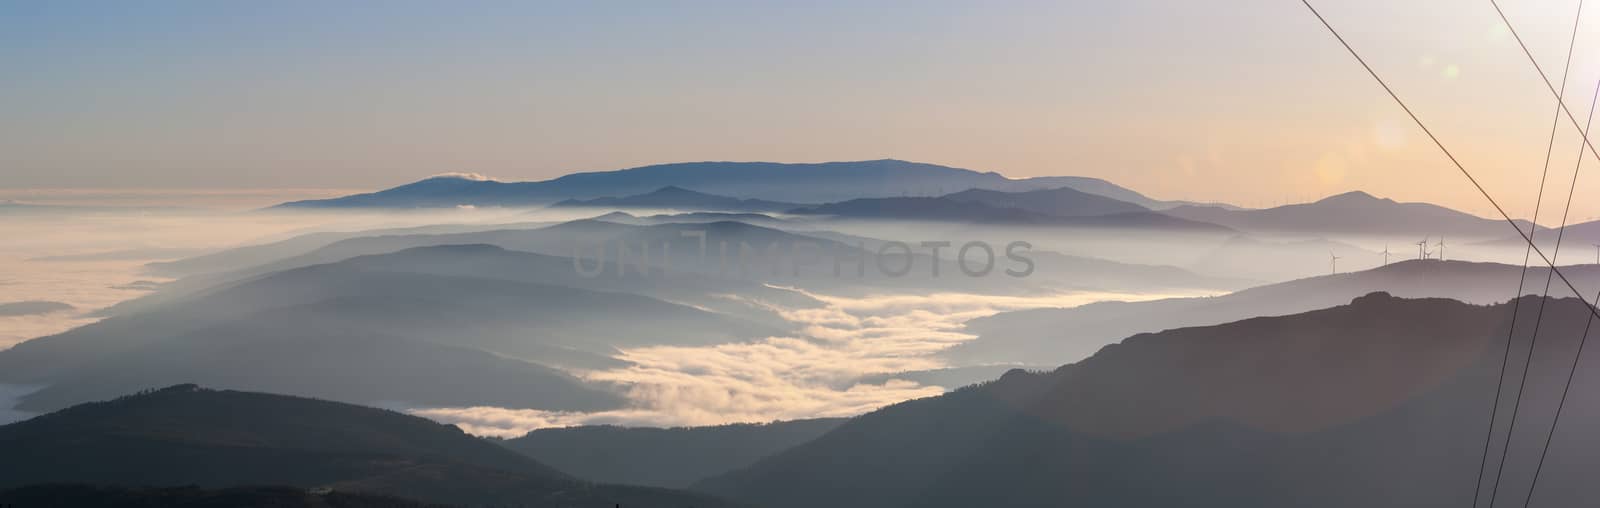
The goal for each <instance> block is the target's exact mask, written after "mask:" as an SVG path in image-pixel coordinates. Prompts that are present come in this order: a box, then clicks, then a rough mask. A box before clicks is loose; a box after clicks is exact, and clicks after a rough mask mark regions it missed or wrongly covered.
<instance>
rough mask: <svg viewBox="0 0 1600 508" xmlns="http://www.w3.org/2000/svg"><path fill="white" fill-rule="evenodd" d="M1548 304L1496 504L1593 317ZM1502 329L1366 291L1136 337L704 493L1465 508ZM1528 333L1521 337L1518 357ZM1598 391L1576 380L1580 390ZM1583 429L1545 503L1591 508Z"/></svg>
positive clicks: (1558, 459) (1514, 488)
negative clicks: (1339, 300) (1346, 300)
mask: <svg viewBox="0 0 1600 508" xmlns="http://www.w3.org/2000/svg"><path fill="white" fill-rule="evenodd" d="M1541 302H1544V301H1543V300H1539V299H1537V298H1533V297H1528V298H1527V299H1526V301H1524V302H1523V303H1522V304H1521V305H1522V307H1523V309H1522V310H1523V311H1524V312H1527V311H1529V310H1530V309H1534V308H1537V307H1538V306H1540V305H1541ZM1544 305H1548V308H1547V309H1546V310H1545V314H1544V315H1545V317H1544V319H1543V323H1542V327H1541V331H1540V342H1539V349H1538V350H1537V352H1536V353H1535V355H1534V358H1533V360H1532V370H1531V371H1530V372H1532V373H1533V375H1532V376H1531V377H1530V379H1529V385H1528V392H1527V393H1528V394H1529V396H1528V397H1527V400H1524V401H1523V402H1522V410H1523V414H1522V421H1521V422H1520V424H1519V426H1518V427H1517V432H1516V433H1515V434H1514V436H1513V441H1512V453H1511V454H1510V460H1511V462H1510V463H1508V464H1507V466H1506V476H1505V481H1506V483H1505V484H1504V485H1503V486H1502V489H1503V490H1504V492H1503V495H1504V497H1515V498H1517V499H1521V498H1522V496H1523V495H1524V494H1525V493H1526V492H1527V489H1528V483H1527V480H1528V475H1529V474H1530V473H1531V470H1532V466H1533V462H1534V461H1535V460H1536V459H1537V452H1538V449H1539V446H1540V445H1541V444H1542V443H1543V437H1544V436H1543V434H1544V432H1545V431H1547V430H1548V429H1549V425H1550V423H1551V415H1553V413H1554V409H1555V408H1554V402H1555V397H1556V396H1557V395H1559V394H1560V388H1561V383H1562V382H1564V380H1565V375H1566V370H1567V368H1568V367H1569V366H1570V364H1571V361H1572V360H1571V358H1572V355H1573V354H1574V353H1575V351H1576V348H1577V343H1578V340H1579V338H1580V337H1581V335H1582V332H1583V330H1584V328H1585V322H1586V321H1588V318H1589V317H1590V314H1589V311H1588V308H1587V307H1586V306H1584V305H1583V304H1582V303H1580V302H1578V301H1577V300H1575V299H1565V300H1549V301H1548V303H1545V304H1544ZM1512 312H1513V306H1512V305H1510V304H1498V305H1493V306H1487V307H1485V306H1477V305H1471V304H1465V303H1460V302H1456V301H1451V300H1444V299H1421V300H1406V299H1400V298H1395V297H1391V296H1388V295H1386V294H1374V295H1369V296H1364V297H1361V298H1357V299H1355V300H1354V301H1352V302H1351V303H1350V304H1348V305H1344V306H1339V307H1334V308H1329V309H1324V310H1317V311H1312V312H1307V313H1302V314H1295V315H1290V316H1283V317H1267V318H1254V319H1247V320H1244V321H1238V322H1233V323H1228V324H1224V325H1218V326H1208V327H1197V328H1182V329H1175V330H1168V331H1164V332H1160V333H1155V334H1140V335H1136V336H1133V337H1130V338H1128V339H1126V340H1124V341H1122V342H1121V343H1120V344H1117V345H1114V346H1111V347H1108V348H1106V349H1104V350H1102V351H1101V352H1100V353H1098V354H1096V355H1094V356H1093V357H1090V358H1088V359H1086V360H1083V361H1081V362H1078V363H1074V364H1070V365H1067V366H1064V367H1062V368H1060V369H1056V370H1055V371H1052V372H1044V373H1028V372H1022V371H1014V372H1012V373H1008V374H1006V375H1005V376H1004V377H1002V378H1001V379H999V380H998V381H996V382H993V383H989V384H985V385H981V386H976V387H971V388H967V389H963V390H959V391H956V392H953V393H949V394H946V395H943V396H940V397H934V398H928V399H919V400H914V401H910V402H905V403H902V404H898V405H895V406H891V407H888V408H884V409H881V410H879V411H876V412H874V413H870V414H867V415H864V416H861V417H857V418H855V419H853V420H851V421H850V422H848V423H846V424H845V425H843V426H841V427H839V428H838V429H836V430H834V431H832V432H829V433H828V434H825V435H823V436H822V437H820V438H818V439H816V440H814V441H811V442H809V443H806V444H802V445H799V446H797V447H795V448H792V449H790V450H787V451H784V452H782V453H779V454H777V455H775V456H773V457H770V458H768V459H764V460H762V461H760V462H758V463H757V464H755V465H753V466H751V467H749V468H746V469H744V470H741V471H737V472H734V473H730V474H728V475H725V476H722V477H719V478H715V479H712V480H708V481H705V482H702V483H701V484H699V485H698V486H697V487H696V488H697V489H700V490H704V491H706V492H712V493H717V494H721V495H725V496H728V497H730V498H733V499H736V500H743V501H748V502H752V503H757V504H761V505H762V506H770V507H775V508H783V507H802V506H839V507H855V506H861V507H867V506H926V507H941V506H950V507H956V506H980V505H984V506H1040V507H1044V506H1071V505H1078V504H1082V505H1090V506H1111V505H1115V506H1136V507H1144V506H1148V507H1156V506H1163V507H1165V506H1197V507H1198V506H1239V507H1263V508H1264V507H1272V506H1313V507H1324V506H1325V507H1330V508H1331V507H1346V506H1372V507H1389V506H1393V507H1402V506H1405V507H1409V506H1457V505H1464V504H1467V503H1469V502H1470V499H1472V497H1473V491H1472V486H1473V478H1475V477H1476V473H1477V468H1478V459H1479V453H1480V452H1482V450H1483V446H1484V445H1483V439H1484V433H1485V432H1486V425H1487V424H1488V422H1487V415H1488V409H1489V405H1490V402H1491V399H1492V397H1493V394H1494V386H1495V383H1496V379H1497V378H1496V374H1497V369H1498V367H1499V366H1500V364H1501V358H1500V355H1501V353H1502V351H1504V348H1505V344H1506V341H1507V340H1508V333H1509V332H1510V322H1511V314H1512ZM1532 321H1533V320H1531V319H1528V320H1523V321H1519V325H1518V326H1517V330H1516V331H1517V335H1516V338H1514V339H1513V344H1515V346H1514V347H1513V351H1512V353H1511V354H1512V355H1513V356H1512V358H1513V359H1517V360H1518V361H1520V358H1521V355H1526V354H1527V343H1528V339H1529V336H1530V335H1531V332H1532V329H1533V323H1532ZM1585 360H1586V361H1585V362H1584V364H1583V365H1582V366H1580V368H1582V369H1593V368H1594V366H1595V364H1594V362H1595V361H1600V360H1595V359H1593V358H1592V357H1591V358H1586V359H1585ZM1516 368H1517V369H1520V364H1517V365H1516ZM1518 372H1519V371H1518V370H1513V371H1512V372H1511V373H1510V374H1511V375H1512V376H1517V375H1518ZM1596 388H1600V385H1597V384H1596V382H1595V380H1594V379H1593V378H1592V377H1582V378H1581V381H1580V385H1579V386H1577V387H1574V390H1575V392H1574V393H1593V390H1594V389H1596ZM1512 390H1515V389H1514V388H1512ZM1508 412H1509V411H1506V413H1508ZM1507 416H1509V415H1506V414H1504V413H1502V417H1507ZM1505 422H1506V420H1505V419H1502V420H1501V424H1502V425H1504V424H1505ZM1596 423H1600V405H1597V404H1596V403H1595V402H1594V401H1593V400H1590V399H1584V400H1581V401H1580V400H1569V401H1568V407H1567V412H1566V413H1565V414H1564V417H1563V419H1562V420H1561V427H1560V429H1565V430H1562V431H1561V432H1559V433H1558V434H1557V435H1556V436H1555V446H1554V447H1553V448H1552V455H1551V457H1550V462H1549V463H1548V464H1546V470H1545V473H1546V474H1545V475H1544V476H1543V477H1542V478H1541V479H1540V483H1539V491H1538V492H1537V496H1536V497H1535V500H1536V501H1537V502H1538V503H1540V504H1548V505H1552V506H1576V505H1580V504H1583V503H1584V501H1582V500H1583V499H1588V498H1591V497H1592V496H1593V495H1595V494H1596V490H1595V489H1596V488H1597V487H1596V486H1595V485H1594V484H1593V482H1592V481H1589V480H1588V479H1586V478H1585V477H1584V473H1583V471H1585V467H1586V466H1585V465H1586V464H1593V463H1595V462H1596V461H1597V460H1600V449H1597V448H1596V446H1595V445H1594V443H1593V442H1592V440H1588V439H1586V438H1584V437H1582V436H1581V432H1579V431H1578V429H1583V428H1588V427H1590V426H1593V425H1594V424H1596ZM1497 443H1498V441H1497ZM1495 449H1496V450H1498V444H1496V448H1495ZM1489 467H1490V468H1491V473H1492V472H1493V468H1495V467H1496V463H1495V462H1493V461H1491V463H1490V465H1489ZM1485 495H1487V494H1485Z"/></svg>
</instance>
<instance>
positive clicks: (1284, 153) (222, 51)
mask: <svg viewBox="0 0 1600 508" xmlns="http://www.w3.org/2000/svg"><path fill="white" fill-rule="evenodd" d="M1314 3H1315V4H1318V7H1319V8H1320V9H1322V11H1323V12H1324V14H1325V15H1326V16H1327V17H1328V19H1329V21H1330V22H1331V23H1333V24H1334V26H1335V27H1337V28H1339V29H1340V30H1342V31H1344V32H1345V35H1346V36H1347V37H1348V38H1349V40H1350V42H1351V44H1352V45H1354V46H1355V47H1356V48H1357V50H1358V51H1361V52H1362V53H1363V54H1364V56H1366V57H1367V58H1368V59H1369V61H1370V62H1371V63H1372V64H1373V66H1374V68H1375V69H1377V70H1378V72H1379V73H1381V74H1383V75H1384V77H1385V79H1388V80H1389V81H1390V82H1391V84H1392V85H1394V87H1395V89H1396V91H1397V92H1398V93H1399V94H1400V95H1401V96H1402V97H1403V98H1405V99H1406V100H1407V101H1408V102H1409V103H1410V104H1411V105H1412V107H1413V108H1414V110H1416V111H1417V113H1418V114H1419V115H1420V116H1421V117H1422V118H1423V119H1424V120H1425V121H1427V122H1428V123H1429V124H1430V127H1432V128H1433V129H1434V131H1435V133H1436V134H1438V136H1439V138H1440V139H1441V140H1442V141H1443V142H1444V143H1445V144H1446V145H1447V146H1449V147H1450V148H1451V150H1452V151H1454V152H1455V153H1456V154H1457V156H1458V157H1459V158H1460V159H1461V161H1462V162H1463V164H1465V165H1466V166H1467V167H1468V169H1469V170H1470V171H1472V172H1473V173H1474V174H1475V175H1476V176H1478V177H1479V179H1480V181H1481V182H1482V183H1483V184H1484V186H1485V187H1486V188H1487V189H1489V191H1490V192H1491V193H1492V194H1493V195H1494V196H1495V197H1496V198H1497V199H1498V200H1499V201H1500V202H1501V203H1502V204H1504V205H1505V206H1506V208H1507V211H1508V212H1509V213H1511V214H1513V215H1516V216H1520V217H1527V216H1529V215H1530V214H1531V213H1532V212H1533V208H1534V202H1535V200H1536V199H1537V198H1536V196H1537V191H1538V189H1539V179H1540V178H1539V177H1540V174H1541V170H1542V167H1543V165H1544V160H1545V153H1546V147H1547V146H1548V143H1549V135H1550V130H1551V122H1552V120H1555V117H1554V116H1553V114H1554V113H1555V102H1554V98H1553V97H1552V96H1551V94H1550V92H1549V91H1548V89H1547V88H1546V87H1545V85H1544V82H1543V81H1541V80H1540V78H1539V75H1538V74H1537V73H1536V72H1535V71H1534V69H1533V67H1532V66H1531V65H1529V63H1528V62H1527V60H1526V58H1525V57H1524V56H1523V54H1522V52H1521V50H1520V49H1518V46H1517V44H1516V41H1515V40H1513V39H1512V38H1511V36H1510V34H1509V33H1507V32H1506V31H1505V30H1504V29H1503V28H1502V27H1501V26H1500V21H1499V18H1498V17H1497V16H1496V14H1495V11H1494V9H1493V7H1492V6H1491V4H1490V3H1489V1H1488V0H1483V1H1481V2H1480V1H1477V0H1466V1H1461V0H1403V1H1395V0H1338V1H1332V0H1324V1H1321V2H1314ZM1501 3H1502V5H1503V6H1504V7H1505V9H1506V13H1507V15H1508V17H1509V18H1510V19H1511V21H1512V22H1513V23H1515V24H1516V26H1517V29H1518V31H1519V33H1521V34H1522V35H1523V36H1524V38H1525V40H1526V42H1527V44H1528V46H1529V49H1530V50H1531V51H1532V52H1533V53H1534V55H1535V56H1536V58H1537V59H1538V60H1539V62H1540V65H1542V66H1543V67H1544V68H1545V70H1546V71H1547V72H1548V73H1549V75H1550V78H1551V80H1552V81H1553V82H1555V84H1556V85H1557V86H1560V83H1561V80H1562V78H1563V75H1564V74H1565V73H1564V72H1563V70H1562V64H1563V62H1564V59H1565V57H1566V48H1567V43H1568V37H1569V36H1570V35H1571V29H1572V26H1573V25H1572V23H1573V16H1574V13H1575V10H1576V8H1577V2H1576V1H1575V0H1574V1H1567V0H1560V1H1557V0H1503V1H1502V2H1501ZM1594 11H1600V6H1594V7H1593V8H1592V9H1591V12H1586V13H1585V16H1584V17H1583V18H1582V22H1581V23H1580V30H1579V33H1578V37H1577V44H1576V50H1575V52H1574V55H1573V64H1572V67H1571V77H1570V80H1569V82H1568V87H1567V90H1568V91H1569V92H1570V96H1569V97H1568V98H1567V102H1568V103H1569V105H1568V108H1569V109H1570V110H1571V111H1572V112H1573V114H1574V115H1575V116H1576V118H1577V120H1578V121H1579V122H1582V121H1584V119H1585V116H1586V114H1587V112H1588V110H1589V105H1590V102H1591V100H1590V98H1591V97H1592V96H1593V93H1594V90H1595V86H1596V85H1597V84H1600V19H1596V16H1600V12H1594ZM0 76H4V79H0V195H19V194H20V195H27V194H26V192H39V190H40V189H52V190H58V191H59V190H62V189H205V190H206V191H205V192H208V193H209V192H215V191H218V190H233V191H236V190H237V189H298V190H302V191H303V190H305V189H374V188H383V187H389V186H393V185H398V184H402V183H406V182H409V181H413V180H417V179H420V178H423V177H426V176H428V175H432V174H437V173H441V172H449V171H466V172H477V173H483V174H488V175H492V176H495V177H497V178H500V179H505V180H541V179H547V178H552V177H555V176H559V175H562V174H567V173H571V172H577V171H596V170H610V169H620V168H626V167H634V166H640V165H647V164H654V163H664V162H682V161H700V160H745V161H756V160H760V161H782V162H817V161H831V160H866V159H881V158H897V159H906V160H914V161H920V162H931V163H938V164H945V165H950V166H957V167H965V168H970V169H976V170H983V171H998V172H1001V173H1003V174H1006V175H1008V176H1012V177H1029V176H1043V175H1086V176H1096V177H1102V178H1107V179H1109V180H1112V181H1114V182H1116V183H1119V184H1122V185H1124V186H1127V187H1131V188H1134V189H1136V190H1139V191H1142V192H1144V193H1146V194H1149V195H1151V196H1154V197H1157V198H1164V199H1192V200H1202V201H1226V202H1232V203H1235V204H1240V205H1246V206H1272V205H1277V204H1283V203H1290V202H1301V201H1307V200H1311V199H1316V198H1319V197H1322V196H1326V195H1330V194H1335V193H1339V192H1344V191H1348V190H1356V189H1360V190H1366V191H1368V192H1371V193H1374V194H1377V195H1380V196H1387V197H1393V198H1396V199H1399V200H1403V201H1431V202H1436V203H1440V204H1444V205H1446V206H1451V207H1455V208H1458V209H1462V210H1465V211H1469V212H1473V213H1478V214H1480V215H1491V214H1493V213H1494V211H1493V209H1492V208H1490V207H1489V205H1488V202H1487V201H1486V200H1484V199H1483V198H1482V196H1480V195H1478V193H1477V191H1476V190H1474V188H1473V187H1472V186H1471V185H1470V184H1469V183H1468V182H1467V181H1466V180H1465V179H1464V178H1462V176H1461V175H1460V174H1459V172H1457V170H1456V169H1455V168H1454V167H1453V166H1451V165H1450V164H1449V162H1448V161H1447V160H1446V159H1445V158H1443V157H1442V156H1441V155H1440V154H1439V152H1438V150H1437V149H1436V148H1435V147H1433V146H1432V144H1431V143H1430V142H1429V141H1428V140H1427V138H1425V137H1424V136H1423V135H1422V134H1421V132H1420V131H1419V130H1417V129H1416V127H1415V126H1414V125H1413V124H1411V123H1410V120H1409V119H1408V118H1407V117H1406V116H1404V114H1403V112H1401V111H1400V110H1399V108H1398V107H1396V106H1395V105H1394V103H1393V102H1392V101H1391V100H1390V99H1389V98H1388V97H1387V96H1386V95H1385V94H1384V93H1383V91H1382V90H1381V89H1380V88H1379V87H1378V86H1377V85H1376V84H1374V83H1373V82H1372V80H1371V79H1370V78H1369V77H1368V76H1366V75H1365V73H1364V72H1363V71H1362V69H1361V68H1360V66H1359V65H1358V64H1356V63H1355V61H1354V60H1353V59H1351V58H1350V56H1349V55H1348V54H1346V53H1345V52H1344V50H1343V48H1341V47H1340V46H1338V44H1337V42H1336V41H1334V40H1333V38H1332V37H1331V36H1330V35H1329V34H1328V33H1327V32H1326V31H1325V29H1324V28H1323V27H1322V26H1321V25H1320V24H1319V23H1317V21H1316V19H1315V18H1313V17H1312V16H1311V14H1310V13H1309V12H1308V11H1307V10H1306V9H1305V7H1304V6H1303V5H1301V4H1300V3H1299V2H1297V1H1293V0H1233V1H1230V2H1226V3H1225V4H1219V3H1215V2H1194V1H1189V0H1122V1H1118V2H1087V1H1076V0H1074V1H1048V2H1025V1H1014V2H1013V1H1001V2H949V1H936V0H930V1H917V2H910V1H906V2H875V1H861V2H856V1H851V2H845V1H832V0H819V1H815V2H788V1H783V2H778V1H681V2H648V1H638V2H629V1H616V2H482V1H466V2H420V1H418V2H412V1H392V2H388V1H386V2H375V1H374V2H337V3H330V2H310V1H294V0H291V1H284V2H204V1H163V2H143V3H126V2H77V1H60V2H38V1H11V0H0ZM1557 133H1558V137H1557V139H1556V142H1555V143H1554V146H1553V149H1552V150H1551V153H1552V154H1553V155H1552V156H1551V169H1550V172H1549V173H1550V176H1549V179H1548V180H1549V182H1550V185H1551V187H1550V189H1554V190H1550V191H1548V192H1547V197H1548V196H1555V197H1554V198H1551V199H1545V200H1544V201H1543V203H1544V205H1545V206H1544V210H1542V211H1541V215H1542V217H1552V216H1558V215H1559V214H1560V213H1561V206H1562V205H1564V201H1565V192H1564V191H1565V190H1566V188H1567V185H1569V184H1570V183H1571V182H1572V181H1573V180H1572V178H1573V171H1574V167H1576V163H1577V153H1578V150H1579V148H1580V144H1579V138H1578V136H1577V129H1575V128H1574V127H1573V126H1572V125H1571V124H1570V123H1568V122H1567V120H1565V119H1562V121H1561V122H1560V125H1559V128H1558V130H1557ZM1585 164H1587V165H1589V166H1597V165H1600V162H1596V161H1595V159H1594V158H1593V157H1590V158H1589V159H1588V160H1587V161H1586V162H1585ZM1592 169H1593V168H1592ZM1591 173H1593V172H1592V171H1591ZM1578 185H1579V187H1578V189H1579V191H1580V192H1577V196H1579V198H1580V199H1579V200H1578V203H1577V204H1575V205H1574V207H1573V208H1574V209H1573V212H1572V213H1573V216H1574V220H1580V219H1587V218H1592V217H1594V216H1597V215H1600V203H1593V204H1591V202H1592V201H1593V200H1584V199H1581V198H1582V196H1584V195H1585V193H1586V192H1592V190H1593V189H1594V187H1595V186H1597V185H1600V179H1596V177H1594V176H1593V174H1585V173H1580V178H1579V179H1578ZM1541 222H1546V221H1544V220H1541Z"/></svg>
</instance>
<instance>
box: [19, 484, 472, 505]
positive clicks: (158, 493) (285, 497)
mask: <svg viewBox="0 0 1600 508" xmlns="http://www.w3.org/2000/svg"><path fill="white" fill-rule="evenodd" d="M0 505H3V506H71V507H73V508H129V507H150V508H157V507H160V508H425V507H437V508H444V507H445V506H448V505H441V504H429V503H421V502H417V501H410V500H406V499H401V498H398V497H391V496H378V495H372V494H351V493H345V492H326V493H321V492H310V491H308V490H307V489H301V488H294V487H231V488H225V489H202V488H199V487H108V486H96V485H84V484H46V485H30V486H26V487H18V488H15V489H7V490H0Z"/></svg>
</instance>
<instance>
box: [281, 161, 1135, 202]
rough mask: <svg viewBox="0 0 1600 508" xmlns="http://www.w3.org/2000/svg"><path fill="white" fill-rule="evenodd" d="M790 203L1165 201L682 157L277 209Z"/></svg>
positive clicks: (929, 170) (939, 172)
mask: <svg viewBox="0 0 1600 508" xmlns="http://www.w3.org/2000/svg"><path fill="white" fill-rule="evenodd" d="M672 186H677V187H683V188H686V189H694V190H695V191H698V192H703V193H710V194H718V195H723V196H735V197H738V198H746V199H758V200H767V201H777V202H792V203H828V202H835V201H845V200H850V199H857V198H866V197H892V196H940V195H945V194H950V193H954V192H960V191H964V190H967V189H992V190H1001V191H1028V190H1041V189H1050V188H1060V187H1073V188H1078V189H1080V190H1083V191H1084V192H1088V193H1111V194H1115V195H1114V196H1111V197H1113V198H1114V199H1119V200H1123V201H1130V202H1133V203H1135V204H1138V205H1140V206H1145V207H1147V208H1165V207H1167V206H1165V205H1164V204H1163V203H1166V202H1159V201H1156V200H1153V199H1150V198H1148V197H1145V196H1144V195H1142V194H1139V193H1137V192H1134V191H1132V190H1129V189H1127V188H1124V187H1120V186H1117V185H1115V184H1112V183H1110V182H1107V181H1105V180H1101V179H1098V178H1088V177H1043V178H1024V179H1012V178H1007V177H1005V176H1003V175H1001V174H999V173H994V172H987V173H984V172H978V171H973V170H969V169H961V168H953V167H948V166H940V165H937V164H925V163H916V162H907V161H901V160H894V159H884V160H875V161H854V162H824V163H794V164H790V163H776V162H687V163H676V164H658V165H653V166H643V167H637V168H631V169H622V170H616V171H602V172H592V173H574V174H570V175H566V176H562V177H560V178H555V179H552V180H544V181H538V182H499V181H493V180H479V179H472V178H462V177H451V176H445V177H435V178H429V179H426V180H422V181H418V182H414V183H410V184H406V185H402V186H399V187H394V188H391V189H387V190H382V191H378V192H372V193H367V194H357V195H351V196H344V197H339V198H333V199H322V200H309V201H295V202H290V203H284V204H282V205H278V206H277V207H276V208H285V209H292V208H364V207H368V208H428V207H453V206H457V205H475V206H542V205H548V204H551V203H555V202H557V201H561V200H566V199H579V200H582V199H595V198H603V197H608V196H628V195H635V194H644V193H648V192H651V191H654V190H657V189H661V188H663V187H672Z"/></svg>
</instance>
